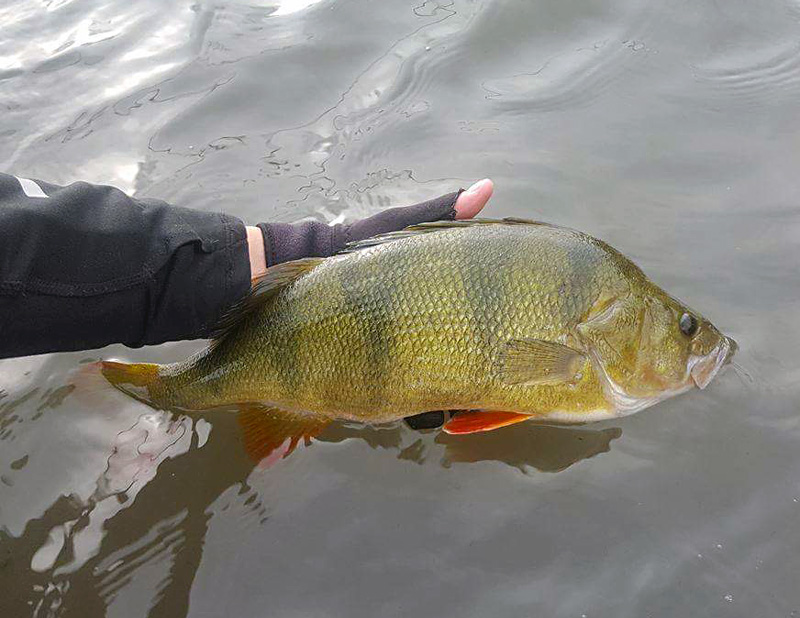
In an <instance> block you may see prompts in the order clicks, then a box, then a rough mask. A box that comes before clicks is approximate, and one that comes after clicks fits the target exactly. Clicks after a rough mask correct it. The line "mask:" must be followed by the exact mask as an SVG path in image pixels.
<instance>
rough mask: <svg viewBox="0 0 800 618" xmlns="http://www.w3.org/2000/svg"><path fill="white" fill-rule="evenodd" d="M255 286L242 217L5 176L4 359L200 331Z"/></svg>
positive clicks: (0, 210)
mask: <svg viewBox="0 0 800 618" xmlns="http://www.w3.org/2000/svg"><path fill="white" fill-rule="evenodd" d="M249 289H250V262H249V257H248V249H247V236H246V232H245V227H244V224H243V223H242V222H241V221H240V220H239V219H237V218H236V217H231V216H228V215H224V214H220V213H210V212H201V211H195V210H190V209H186V208H179V207H176V206H171V205H169V204H166V203H165V202H161V201H158V200H151V199H133V198H130V197H128V196H127V195H125V194H124V193H123V192H121V191H119V190H118V189H114V188H112V187H105V186H96V185H90V184H86V183H83V182H78V183H75V184H71V185H69V186H67V187H60V186H56V185H52V184H49V183H46V182H41V181H38V180H37V181H33V180H28V179H25V178H16V177H14V176H8V175H5V174H0V358H5V357H11V356H23V355H29V354H40V353H44V352H57V351H67V350H80V349H88V348H99V347H102V346H105V345H108V344H110V343H124V344H125V345H128V346H132V347H138V346H142V345H147V344H156V343H162V342H164V341H173V340H179V339H196V338H201V337H203V336H204V335H205V334H206V333H207V331H208V329H209V328H210V327H211V326H212V325H213V324H214V323H215V322H216V321H217V320H218V318H219V317H220V315H221V314H222V313H223V312H224V311H225V309H226V308H228V307H229V306H230V305H231V304H232V303H233V302H234V301H236V300H237V299H239V298H240V297H242V296H243V295H244V294H245V293H246V292H247V291H248V290H249Z"/></svg>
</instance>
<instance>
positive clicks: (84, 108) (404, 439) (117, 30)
mask: <svg viewBox="0 0 800 618" xmlns="http://www.w3.org/2000/svg"><path fill="white" fill-rule="evenodd" d="M1 4H2V5H0V23H2V25H3V37H2V38H0V112H2V113H0V168H2V169H3V170H5V171H11V172H13V173H17V174H19V175H22V176H25V177H32V178H43V179H47V180H52V181H56V182H69V181H72V180H76V179H85V180H89V181H94V182H109V183H112V184H116V185H118V186H120V187H121V188H123V189H125V190H128V191H136V192H138V194H140V195H142V196H149V197H157V198H163V199H167V200H172V201H175V202H177V203H179V204H181V205H185V206H190V207H195V208H205V209H214V210H226V211H229V212H231V213H233V214H236V215H238V216H240V217H241V218H243V219H244V220H246V221H248V222H257V221H262V220H267V219H276V220H278V219H280V220H294V219H298V218H301V217H308V216H314V217H318V218H321V219H324V220H328V221H333V220H337V221H339V220H348V219H352V218H355V217H358V216H361V215H363V214H366V213H372V212H375V211H376V210H378V209H379V208H383V207H388V206H394V205H399V204H402V203H407V202H411V201H416V200H419V199H423V198H428V197H431V196H433V195H436V194H440V193H444V192H446V191H450V190H452V189H454V188H456V187H458V186H461V185H464V184H465V183H466V182H468V181H469V180H472V179H475V178H483V177H486V176H490V177H492V178H493V179H494V180H495V182H496V186H497V192H496V195H495V197H494V198H493V204H492V208H493V210H491V211H490V212H488V213H487V214H489V215H492V216H518V217H527V218H537V219H542V220H546V221H552V222H555V223H558V224H561V225H567V226H570V227H575V228H578V229H582V230H585V231H587V232H590V233H592V234H594V235H596V236H599V237H601V238H603V239H605V240H607V241H609V242H610V243H611V244H612V245H613V246H615V247H618V248H619V249H621V250H622V251H623V252H624V253H626V254H628V255H629V256H630V257H632V258H633V259H634V260H635V261H636V262H637V264H639V265H640V266H641V267H642V268H643V269H644V270H645V272H646V273H647V274H648V275H649V276H650V277H651V278H652V279H653V280H654V281H655V282H657V283H659V284H661V285H663V287H664V288H665V289H669V290H670V291H674V292H675V294H676V295H677V296H678V297H680V298H682V299H685V300H686V301H687V302H688V304H690V305H691V306H695V307H698V308H701V309H702V310H703V312H704V313H705V314H707V316H708V317H709V318H710V319H711V320H712V321H713V322H714V323H715V324H717V325H718V326H719V327H720V328H721V330H723V331H724V332H729V333H730V334H731V335H732V336H733V338H735V339H736V340H737V341H738V342H739V343H740V344H741V346H742V350H741V353H740V356H738V357H737V361H738V362H739V363H741V366H742V367H744V369H745V371H744V372H741V373H740V376H741V379H740V378H737V375H736V374H734V373H733V372H728V373H727V374H726V375H723V376H720V378H719V379H718V380H716V381H715V382H714V384H712V385H711V386H710V387H709V388H708V389H706V390H704V391H702V392H699V391H696V392H692V393H689V394H687V395H685V396H682V397H678V398H675V399H674V400H671V401H668V402H664V403H662V404H659V405H658V406H655V407H654V408H653V409H652V410H648V411H645V412H643V413H640V414H637V415H635V416H632V417H630V418H625V419H622V420H620V421H619V423H616V424H615V426H608V425H599V426H594V425H587V426H583V427H571V428H566V427H556V426H536V425H532V424H527V425H526V424H521V425H517V426H515V427H509V428H506V429H503V430H499V431H496V432H491V433H487V434H482V435H471V436H448V435H445V434H442V433H440V432H438V431H426V432H415V431H411V430H410V429H408V428H406V427H404V426H402V425H400V424H395V425H390V426H380V427H367V426H357V425H352V424H335V425H333V426H331V427H329V428H328V429H327V430H326V431H325V432H324V433H323V434H322V435H321V436H320V437H319V439H318V440H315V441H314V443H313V444H312V445H311V446H310V447H309V448H300V449H298V451H297V452H295V453H294V454H293V455H292V456H291V457H288V458H287V459H284V460H282V461H280V462H279V463H278V464H277V465H274V466H273V467H271V468H269V469H266V470H261V469H257V468H254V464H253V462H251V461H250V460H248V459H247V457H246V456H245V454H244V450H243V448H242V445H241V438H240V434H239V428H238V426H237V421H236V419H235V417H234V416H233V415H227V414H221V413H209V414H207V415H203V416H201V417H193V418H189V417H185V416H175V417H172V416H169V415H166V414H161V413H153V412H152V411H150V410H149V409H147V408H145V407H143V406H141V405H140V404H137V403H135V402H131V401H129V400H126V399H125V398H119V399H116V400H114V401H113V402H109V403H108V404H102V405H100V404H95V405H92V404H86V403H82V402H81V400H80V397H79V394H80V393H79V392H77V391H76V390H72V387H71V386H70V383H69V380H68V374H69V372H70V371H71V370H72V369H73V368H74V367H76V366H77V365H79V364H80V363H81V362H83V361H85V360H87V357H89V356H91V357H93V358H94V359H96V358H98V357H103V358H109V357H124V358H129V359H130V360H135V361H154V362H171V361H173V360H177V359H181V358H185V357H186V356H188V355H189V354H191V353H192V352H194V351H196V350H197V349H198V348H199V346H200V345H202V344H200V343H180V344H173V345H167V346H160V347H158V348H151V349H145V350H125V349H121V348H110V349H108V350H103V351H102V352H91V353H86V354H66V355H49V356H44V357H36V358H27V359H16V360H5V361H2V362H0V616H3V617H5V616H15V617H16V616H27V615H35V616H76V617H80V618H85V617H92V616H101V615H109V616H123V617H127V616H131V617H133V616H137V617H138V616H145V615H150V616H169V617H174V616H182V615H187V614H188V615H191V616H203V617H205V616H219V615H225V614H230V615H237V616H239V615H241V616H250V615H264V614H265V613H266V612H268V613H269V614H270V615H274V616H334V615H336V616H338V615H342V616H345V615H346V616H353V617H361V616H364V617H367V616H369V617H371V616H376V615H380V616H431V615H444V616H449V615H459V616H476V617H480V618H483V617H485V616H498V617H505V616H509V617H511V616H520V615H537V616H538V615H542V616H554V617H559V618H560V617H562V616H563V617H565V618H566V617H569V618H574V617H576V616H581V615H586V616H587V617H596V616H597V617H613V618H628V617H630V618H633V617H637V616H654V617H657V618H661V617H668V616H670V617H671V616H695V615H704V616H705V615H708V616H718V615H719V616H721V615H725V616H736V617H741V618H752V616H759V617H761V616H764V617H770V618H771V617H773V616H776V617H778V616H779V617H786V616H791V615H792V612H798V611H800V592H799V591H798V588H797V582H796V579H797V572H798V571H799V570H800V544H799V543H800V541H798V539H800V534H798V533H800V518H798V513H800V511H799V510H798V508H800V507H798V505H800V485H798V478H800V448H798V445H800V415H798V403H800V379H799V378H798V371H797V362H796V358H797V349H798V348H799V347H800V332H799V331H798V329H797V325H796V316H797V314H798V311H800V270H799V269H798V265H797V260H796V259H793V256H796V255H798V254H800V209H798V196H800V175H798V174H797V168H798V159H799V158H800V150H799V149H798V142H797V139H796V136H797V125H798V115H797V94H798V87H800V79H798V75H800V72H799V71H798V67H799V66H800V65H798V58H800V55H799V54H798V43H797V42H798V36H799V35H800V21H798V19H797V17H798V16H799V15H800V11H798V7H797V6H796V3H786V2H783V1H782V0H765V1H759V2H756V1H755V0H743V1H742V2H738V3H733V4H732V3H720V2H716V1H713V0H699V1H698V2H693V3H688V4H687V3H682V4H676V3H668V2H655V3H653V2H642V1H640V0H605V1H603V2H600V1H598V0H579V1H578V2H568V3H564V2H552V1H547V0H534V1H531V2H516V1H513V0H486V1H482V2H474V1H472V0H419V1H418V2H413V3H407V2H403V1H402V0H398V1H394V0H391V1H387V2H381V3H375V2H367V1H366V0H335V1H334V0H324V1H320V2H309V1H308V0H301V1H298V2H294V1H288V0H286V1H284V0H263V1H259V2H246V1H240V0H233V1H231V2H226V3H221V2H217V1H215V0H178V1H175V2H166V1H165V0H141V1H140V2H136V3H130V2H128V3H122V2H121V1H120V0H65V1H52V2H34V1H32V0H10V2H8V1H7V2H5V3H1ZM2 328H3V323H2V319H0V337H2V334H3V331H2ZM617 425H618V426H617ZM520 471H522V473H521V472H520ZM610 590H613V591H614V593H613V594H609V591H610Z"/></svg>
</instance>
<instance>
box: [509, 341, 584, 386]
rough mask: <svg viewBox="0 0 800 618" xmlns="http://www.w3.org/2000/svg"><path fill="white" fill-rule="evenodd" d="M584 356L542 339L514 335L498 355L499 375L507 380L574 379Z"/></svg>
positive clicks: (519, 382)
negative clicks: (513, 338) (515, 336)
mask: <svg viewBox="0 0 800 618" xmlns="http://www.w3.org/2000/svg"><path fill="white" fill-rule="evenodd" d="M585 362H586V357H585V356H584V355H583V354H582V353H581V352H578V351H577V350H573V349H572V348H570V347H567V346H565V345H561V344H560V343H555V342H553V341H545V340H543V339H515V340H514V341H509V342H508V343H507V344H506V347H505V349H504V350H503V353H502V355H501V357H500V376H501V379H502V380H503V381H504V382H505V383H507V384H557V383H560V382H574V381H575V380H576V379H577V378H578V374H579V373H580V370H581V368H582V367H583V365H584V363H585Z"/></svg>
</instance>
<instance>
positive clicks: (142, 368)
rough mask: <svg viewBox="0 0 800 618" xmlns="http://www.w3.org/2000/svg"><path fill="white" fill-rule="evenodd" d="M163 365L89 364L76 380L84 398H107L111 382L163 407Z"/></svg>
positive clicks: (128, 393) (147, 402)
mask: <svg viewBox="0 0 800 618" xmlns="http://www.w3.org/2000/svg"><path fill="white" fill-rule="evenodd" d="M158 368H159V365H156V364H154V363H118V362H116V361H97V362H95V363H87V364H86V365H83V366H82V367H81V368H80V369H78V371H77V372H76V374H75V376H74V378H73V382H74V384H75V386H76V387H77V388H78V392H79V394H81V395H82V396H83V397H84V399H86V400H91V401H94V400H96V399H98V398H100V399H103V395H102V393H103V392H104V391H107V390H109V385H110V386H113V387H114V388H115V389H117V390H118V391H121V392H123V393H125V394H126V395H128V396H130V397H133V398H134V399H136V400H137V401H141V402H142V403H145V404H147V405H149V406H150V407H153V408H160V407H161V404H162V403H164V402H162V401H160V399H161V398H162V393H161V391H162V390H163V388H161V386H162V382H161V376H160V375H159V373H158Z"/></svg>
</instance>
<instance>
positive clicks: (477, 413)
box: [444, 410, 531, 434]
mask: <svg viewBox="0 0 800 618" xmlns="http://www.w3.org/2000/svg"><path fill="white" fill-rule="evenodd" d="M530 418H531V417H530V415H528V414H517V413H516V412H484V411H483V410H471V411H469V412H459V413H458V414H456V415H455V416H454V417H453V418H451V419H450V420H449V421H448V422H447V424H446V425H445V426H444V431H445V433H449V434H465V433H478V432H479V431H491V430H492V429H499V428H500V427H505V426H506V425H513V424H514V423H521V422H522V421H527V420H529V419H530Z"/></svg>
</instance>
